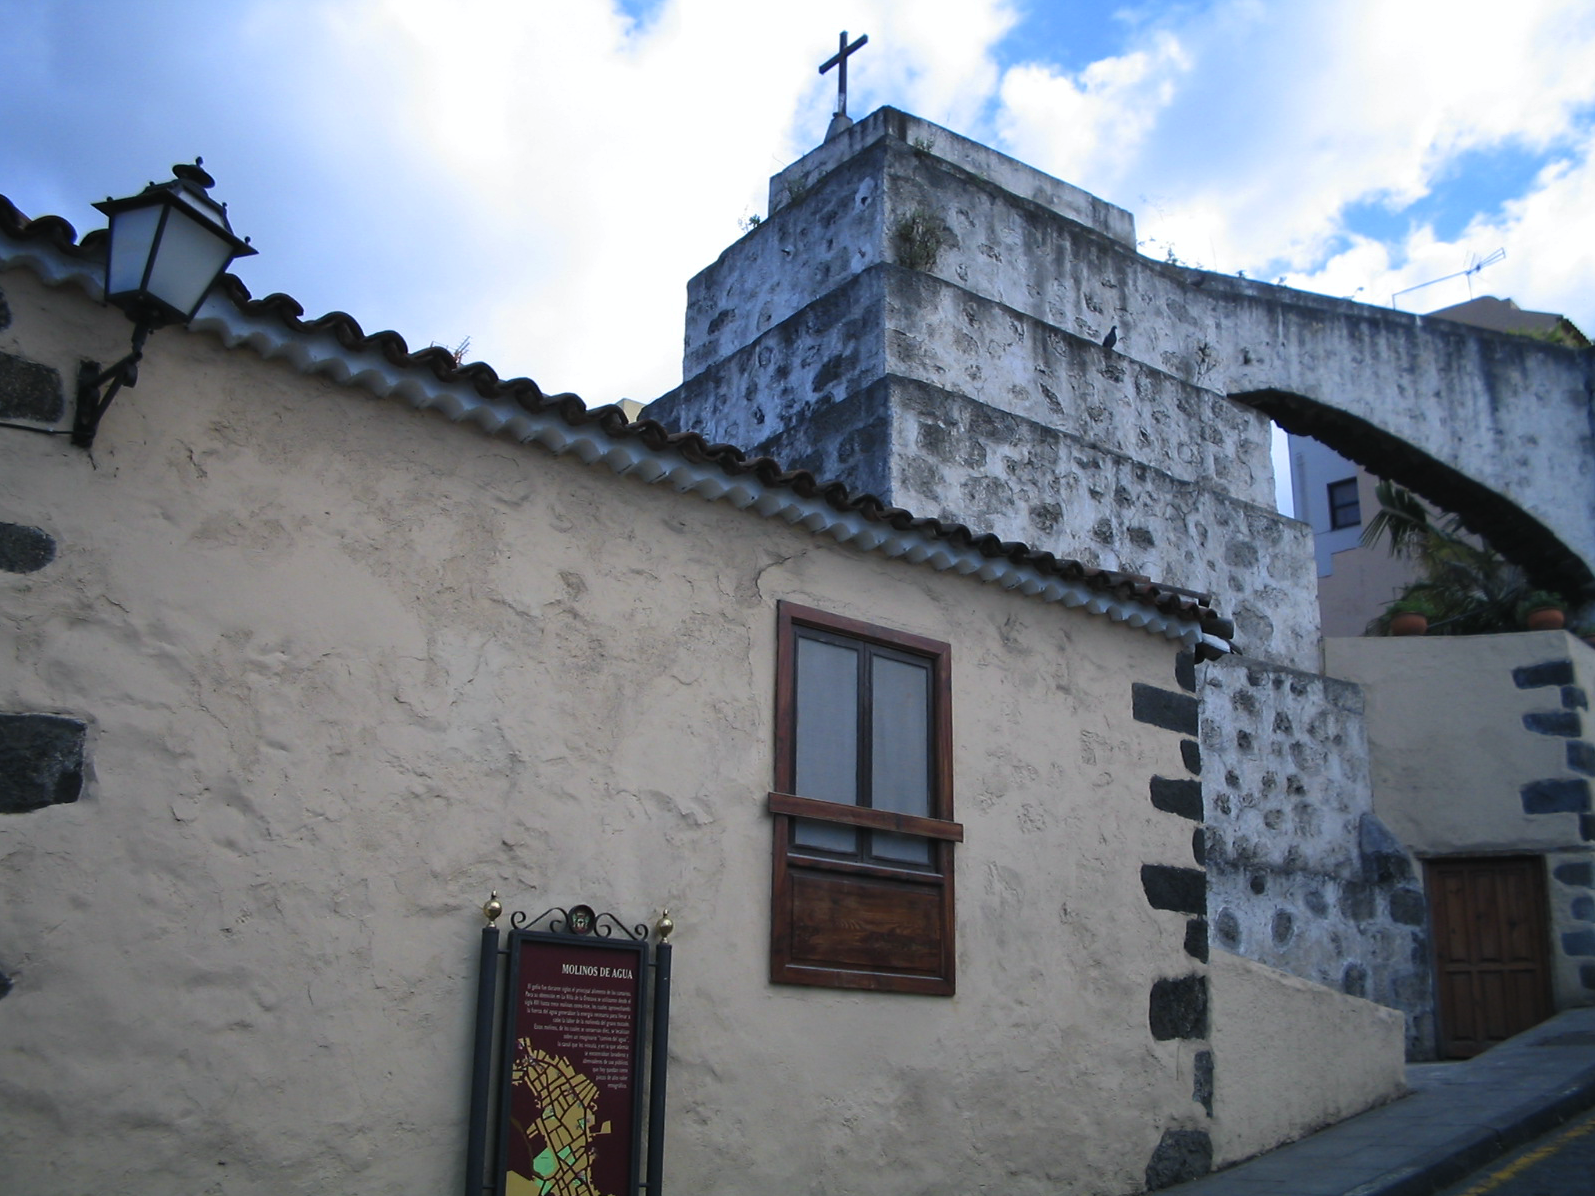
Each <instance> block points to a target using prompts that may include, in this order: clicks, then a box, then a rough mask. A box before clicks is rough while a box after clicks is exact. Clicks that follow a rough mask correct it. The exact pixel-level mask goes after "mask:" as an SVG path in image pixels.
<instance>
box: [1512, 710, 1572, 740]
mask: <svg viewBox="0 0 1595 1196" xmlns="http://www.w3.org/2000/svg"><path fill="white" fill-rule="evenodd" d="M1523 725H1524V726H1525V727H1527V728H1528V729H1529V730H1530V731H1534V732H1537V733H1538V734H1540V735H1562V736H1565V737H1567V738H1569V739H1577V738H1578V737H1579V736H1580V735H1582V734H1583V733H1584V722H1583V720H1582V719H1580V718H1579V717H1578V714H1577V713H1576V712H1575V711H1572V710H1545V711H1539V710H1536V711H1531V712H1529V713H1528V714H1525V715H1524V716H1523Z"/></svg>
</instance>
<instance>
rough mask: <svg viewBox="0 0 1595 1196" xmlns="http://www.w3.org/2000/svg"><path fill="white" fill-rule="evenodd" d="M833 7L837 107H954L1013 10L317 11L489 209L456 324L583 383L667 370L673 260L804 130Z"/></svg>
mask: <svg viewBox="0 0 1595 1196" xmlns="http://www.w3.org/2000/svg"><path fill="white" fill-rule="evenodd" d="M845 20H852V21H854V22H856V23H857V24H858V25H859V26H862V27H863V30H867V31H868V32H869V33H870V38H871V41H870V45H869V46H867V47H866V48H865V49H864V50H863V51H862V52H861V53H860V55H858V56H856V57H854V58H853V59H852V60H851V69H850V77H849V90H850V92H851V97H850V98H851V103H850V109H851V111H852V112H853V113H854V115H862V114H863V113H864V112H866V111H868V110H869V109H870V108H873V107H874V106H876V105H877V104H878V103H880V102H883V101H884V100H885V99H888V98H889V99H891V100H894V101H895V102H898V103H900V104H905V103H906V102H905V100H904V98H903V97H904V95H905V94H906V95H908V96H910V97H914V96H917V97H919V103H920V104H922V105H923V108H924V109H925V110H928V111H929V113H930V114H931V115H932V116H933V117H940V118H942V119H944V120H955V119H956V120H964V119H969V118H971V115H972V114H973V113H975V112H976V111H977V110H978V108H979V106H980V104H981V103H983V102H984V100H985V97H986V95H987V94H989V91H990V89H991V87H992V86H994V84H995V77H996V70H995V67H994V65H993V64H992V63H991V60H990V58H989V48H990V46H991V44H992V43H993V42H994V41H995V40H996V39H998V38H999V37H1000V36H1001V34H1002V32H1003V31H1004V30H1005V28H1006V27H1007V25H1008V23H1009V22H1010V21H1011V17H1010V16H1009V15H1007V13H1006V8H1005V6H1004V4H1003V3H1002V2H1001V0H985V2H983V3H968V2H958V0H924V2H922V3H920V4H919V5H917V6H915V7H914V8H913V9H912V10H910V9H908V8H907V7H905V6H903V5H901V4H896V3H890V2H888V0H868V2H866V3H862V4H845V3H842V2H841V0H834V2H833V0H822V2H820V3H816V4H813V5H811V6H810V7H809V8H808V9H807V10H806V11H805V14H804V19H803V20H802V22H801V28H800V29H795V26H796V25H797V23H796V22H795V21H794V19H793V17H792V16H791V15H789V14H787V13H785V12H784V11H783V10H780V9H777V8H772V7H769V6H764V5H749V4H746V3H742V2H740V0H668V2H667V3H666V4H664V5H663V6H662V7H661V9H660V10H659V11H658V13H657V15H656V16H651V17H650V19H649V20H648V22H647V23H646V25H645V26H643V27H641V28H639V27H637V26H636V25H635V24H634V23H632V22H631V21H629V20H627V19H626V18H624V17H622V16H620V15H618V14H617V13H616V12H615V11H613V10H612V9H611V8H610V7H609V6H607V5H604V4H592V3H589V4H558V5H554V4H531V5H528V4H526V3H524V2H523V0H481V2H479V3H475V4H469V5H454V6H447V7H445V6H439V5H436V4H432V3H427V2H425V0H370V2H369V3H367V4H366V5H365V6H364V7H363V8H362V9H360V10H358V11H356V12H353V13H350V14H344V15H341V16H339V17H338V19H337V20H336V22H335V24H334V26H333V27H334V28H335V30H336V31H337V33H338V35H339V36H340V38H341V39H342V41H343V42H344V44H345V46H346V48H347V50H348V52H349V53H351V54H353V53H356V52H358V53H362V54H366V55H371V54H376V55H379V56H380V57H381V58H382V59H383V61H384V64H385V69H386V70H388V71H391V72H402V73H403V75H404V77H405V78H406V81H407V85H406V87H405V89H404V93H403V94H404V96H405V104H406V108H405V109H404V110H403V111H402V112H401V113H399V114H397V119H399V120H402V121H403V123H404V125H405V127H406V128H407V129H408V130H409V131H410V133H411V135H412V136H413V137H414V138H415V140H416V142H417V148H418V151H419V152H420V153H421V154H422V155H424V156H425V157H427V158H429V159H430V160H432V161H434V162H435V163H436V170H437V172H438V173H439V175H440V176H444V177H451V178H452V179H453V180H454V184H453V194H454V198H455V201H456V202H457V203H458V204H459V205H460V207H461V214H458V215H456V216H454V217H453V218H454V219H456V220H460V219H464V220H469V221H472V222H476V223H477V224H478V225H479V226H481V227H483V228H491V229H493V230H495V231H494V233H493V235H492V237H491V238H489V239H487V241H486V244H485V245H484V248H486V249H487V251H488V252H489V253H490V254H491V257H490V259H489V260H486V261H483V262H480V263H476V264H475V265H476V270H477V274H478V276H479V281H480V286H481V291H480V294H479V296H478V297H477V298H476V299H474V300H473V301H471V302H470V303H469V310H468V311H467V312H466V313H463V314H464V315H465V317H466V319H465V321H464V323H463V324H461V325H460V326H461V327H462V329H463V332H465V333H468V334H469V335H471V337H472V338H473V344H472V351H473V355H475V354H476V353H478V352H480V353H481V354H482V355H483V356H484V357H486V358H487V359H488V360H490V361H493V362H494V363H495V364H496V365H501V366H504V365H506V363H511V362H513V363H515V364H514V366H513V367H509V368H518V369H521V370H524V371H526V372H530V373H532V374H533V376H535V377H536V378H537V380H538V382H539V383H540V384H541V385H542V386H543V387H544V388H545V389H547V390H556V389H573V390H577V391H578V392H580V393H581V394H582V395H583V397H585V398H587V399H588V400H589V401H592V402H600V401H609V400H612V399H614V398H619V397H621V396H628V397H635V398H639V399H644V400H646V399H650V398H653V397H654V396H656V395H657V394H659V393H661V392H662V391H664V390H665V389H667V388H669V387H670V386H672V385H674V384H675V382H676V381H677V380H678V379H679V368H680V354H681V329H682V312H683V308H684V304H685V283H686V280H687V279H688V278H689V277H691V276H692V275H693V274H695V273H696V272H697V271H698V270H700V269H702V268H703V267H705V266H707V265H708V264H709V263H711V262H712V261H713V260H714V258H715V257H716V256H717V255H718V254H719V253H720V251H721V250H722V249H724V247H725V246H726V245H727V244H728V243H730V242H731V241H732V240H734V239H735V238H736V237H737V236H738V235H740V234H739V229H738V227H737V222H738V219H739V218H740V217H742V216H743V215H744V214H748V213H762V212H763V210H764V206H765V192H766V188H767V180H768V177H769V175H771V174H773V173H775V172H776V171H777V170H779V169H781V168H782V167H783V166H785V165H786V164H787V163H788V162H789V161H791V160H792V159H793V158H795V157H797V156H798V155H799V154H800V153H802V152H804V151H805V150H806V149H808V148H810V147H812V146H813V145H816V144H818V142H819V141H820V139H821V138H822V137H823V135H824V130H825V126H826V123H827V121H828V119H829V113H830V108H831V105H832V104H833V102H834V95H835V90H834V89H835V84H834V74H833V75H831V76H827V77H826V78H824V79H821V77H820V76H819V74H818V66H819V64H820V62H821V61H822V60H823V59H824V58H826V57H827V56H828V55H829V54H831V53H833V52H834V49H835V42H834V40H833V39H834V38H835V32H834V30H835V29H837V28H840V25H839V24H838V22H841V21H845ZM863 30H861V31H863ZM827 31H830V32H827ZM854 36H856V34H855V35H854ZM866 56H868V57H866Z"/></svg>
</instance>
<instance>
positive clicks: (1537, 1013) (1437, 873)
mask: <svg viewBox="0 0 1595 1196" xmlns="http://www.w3.org/2000/svg"><path fill="white" fill-rule="evenodd" d="M1426 870H1427V875H1428V887H1429V910H1430V916H1431V918H1432V919H1433V925H1434V957H1435V984H1436V987H1437V989H1438V990H1439V998H1440V1053H1441V1054H1442V1055H1444V1056H1446V1057H1447V1058H1452V1059H1465V1058H1468V1057H1470V1056H1472V1055H1477V1054H1478V1053H1479V1052H1480V1051H1483V1050H1485V1049H1487V1048H1488V1047H1491V1046H1493V1045H1495V1044H1496V1043H1498V1042H1501V1041H1503V1040H1505V1039H1507V1038H1510V1037H1512V1035H1514V1034H1518V1033H1521V1032H1522V1031H1524V1030H1527V1029H1528V1028H1529V1027H1530V1026H1533V1025H1535V1024H1537V1023H1539V1022H1542V1021H1544V1020H1545V1019H1546V1018H1548V1017H1549V1016H1550V1015H1551V997H1550V987H1551V986H1550V965H1549V959H1548V952H1547V949H1546V926H1545V921H1546V917H1545V915H1546V909H1545V861H1544V860H1543V859H1541V858H1540V857H1539V856H1516V857H1501V856H1496V857H1486V858H1481V859H1441V860H1430V861H1428V865H1427V869H1426Z"/></svg>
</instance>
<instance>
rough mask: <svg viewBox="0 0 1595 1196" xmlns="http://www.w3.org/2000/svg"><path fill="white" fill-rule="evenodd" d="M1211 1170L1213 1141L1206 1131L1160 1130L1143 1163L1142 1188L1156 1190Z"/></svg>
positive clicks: (1202, 1174)
mask: <svg viewBox="0 0 1595 1196" xmlns="http://www.w3.org/2000/svg"><path fill="white" fill-rule="evenodd" d="M1212 1170H1213V1140H1212V1139H1211V1138H1210V1137H1208V1135H1207V1131H1206V1130H1164V1131H1163V1137H1162V1139H1161V1140H1160V1141H1159V1142H1158V1144H1157V1149H1156V1150H1154V1151H1153V1152H1152V1161H1151V1162H1149V1163H1148V1164H1147V1165H1146V1190H1147V1191H1148V1192H1157V1191H1160V1190H1161V1189H1163V1188H1172V1187H1173V1186H1174V1185H1175V1184H1183V1183H1184V1182H1185V1181H1186V1180H1191V1179H1198V1178H1200V1177H1201V1176H1204V1175H1206V1174H1207V1173H1208V1172H1210V1171H1212Z"/></svg>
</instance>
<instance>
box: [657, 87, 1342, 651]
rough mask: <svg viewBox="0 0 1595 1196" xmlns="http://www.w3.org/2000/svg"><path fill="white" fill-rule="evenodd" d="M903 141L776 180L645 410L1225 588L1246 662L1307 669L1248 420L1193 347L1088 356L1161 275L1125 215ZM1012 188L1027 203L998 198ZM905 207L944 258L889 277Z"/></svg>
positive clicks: (1066, 548)
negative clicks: (934, 234)
mask: <svg viewBox="0 0 1595 1196" xmlns="http://www.w3.org/2000/svg"><path fill="white" fill-rule="evenodd" d="M909 119H911V118H909ZM902 124H903V119H902V114H901V113H894V112H891V111H890V110H885V111H883V112H881V113H877V114H876V115H874V116H872V117H870V118H868V119H867V120H865V121H862V122H860V123H859V125H857V126H855V129H854V130H853V131H852V132H851V133H850V134H849V139H848V141H847V142H846V145H845V146H843V147H838V146H835V145H832V146H829V147H827V148H824V149H822V150H820V151H816V153H815V154H813V155H810V157H809V158H808V159H805V160H804V163H801V164H799V165H797V166H794V167H793V168H792V169H791V170H788V171H787V172H785V173H784V174H783V176H782V179H781V180H778V181H777V183H776V184H773V185H772V197H773V199H774V200H775V201H777V202H774V203H772V208H771V214H770V218H769V219H768V220H766V221H765V222H764V223H763V224H761V225H760V226H759V227H758V228H757V229H755V230H754V231H753V232H752V233H750V234H749V235H748V236H746V237H744V238H743V239H742V240H741V241H739V242H737V243H736V244H735V245H733V246H732V247H731V248H730V249H729V250H727V251H726V253H725V254H724V255H722V257H721V258H720V260H719V261H718V262H716V263H715V264H714V265H713V266H711V267H709V268H708V269H707V270H705V271H703V272H702V273H700V274H699V275H698V276H697V277H696V278H694V279H693V280H692V282H691V284H689V288H688V312H687V337H686V350H685V355H684V358H683V376H684V379H685V381H684V382H683V383H682V386H681V387H680V388H679V389H678V390H676V391H674V392H672V393H671V394H669V395H666V396H664V397H663V398H661V399H660V400H658V401H657V402H656V403H654V404H652V405H651V406H650V407H649V408H648V409H647V412H646V414H647V415H648V416H649V417H650V418H654V419H658V420H660V421H661V422H663V423H665V424H666V425H667V426H673V427H679V428H691V429H695V430H698V431H701V432H703V433H704V434H705V435H706V436H708V437H709V438H710V439H712V440H723V441H726V442H729V443H732V444H737V445H743V446H746V447H748V448H749V449H750V450H751V451H753V452H755V453H767V454H770V455H772V456H775V457H776V458H777V459H779V460H781V461H782V462H783V463H786V464H788V465H793V466H797V467H800V468H806V469H809V470H811V471H812V472H814V473H816V474H819V475H821V476H824V477H827V478H837V479H840V480H842V481H845V482H847V483H848V484H849V485H850V486H853V487H855V488H857V489H861V490H869V491H871V492H873V493H875V494H877V495H878V496H880V497H881V498H883V499H885V500H886V501H888V502H891V503H895V504H897V505H900V506H903V507H905V508H907V509H909V510H912V511H915V512H916V513H919V514H925V515H934V516H936V517H938V518H945V519H950V520H953V521H956V522H960V523H965V524H968V525H969V526H971V527H977V528H979V529H980V530H982V531H991V532H994V533H996V534H997V535H999V536H1001V537H1003V538H1005V539H1015V540H1022V541H1024V542H1025V543H1027V544H1030V545H1032V546H1033V547H1037V548H1044V549H1047V550H1049V551H1052V552H1054V553H1056V554H1058V555H1060V556H1065V557H1072V558H1075V559H1078V560H1082V561H1084V562H1086V563H1087V564H1091V565H1097V566H1100V567H1103V568H1110V569H1116V570H1120V571H1126V572H1131V573H1139V574H1145V575H1147V576H1151V577H1154V578H1156V579H1158V580H1160V581H1164V582H1168V583H1171V584H1175V585H1180V586H1184V587H1187V588H1190V589H1194V590H1202V591H1210V592H1215V593H1221V594H1223V595H1224V602H1225V606H1226V609H1227V612H1228V613H1231V614H1232V615H1233V617H1234V619H1235V622H1236V625H1237V628H1238V630H1239V635H1240V637H1241V638H1242V640H1243V641H1244V643H1245V646H1246V650H1247V651H1248V652H1253V653H1259V654H1261V655H1263V656H1265V657H1268V658H1272V659H1285V660H1290V661H1293V662H1296V663H1300V664H1303V665H1305V664H1306V663H1308V662H1309V661H1310V660H1311V659H1312V658H1313V654H1314V638H1315V631H1316V605H1315V603H1314V588H1313V565H1312V549H1311V542H1310V541H1311V537H1310V533H1309V532H1308V531H1307V529H1306V528H1304V527H1303V526H1302V525H1300V524H1297V523H1296V522H1295V521H1293V520H1290V519H1286V518H1284V517H1283V516H1280V515H1279V514H1277V513H1276V512H1275V511H1274V510H1273V509H1272V501H1273V499H1272V494H1273V491H1272V467H1271V465H1270V463H1269V460H1268V441H1269V438H1268V423H1267V420H1266V419H1265V418H1264V417H1262V416H1260V415H1259V414H1258V413H1256V412H1255V411H1252V410H1249V409H1247V408H1244V407H1242V406H1239V405H1237V404H1234V403H1231V402H1229V401H1228V400H1227V399H1226V398H1225V397H1224V396H1223V395H1222V394H1221V393H1219V392H1217V391H1215V390H1213V389H1212V388H1211V387H1209V386H1207V385H1205V384H1204V373H1203V371H1204V367H1203V365H1202V363H1201V360H1200V355H1199V354H1196V353H1195V349H1194V348H1192V349H1190V351H1189V352H1188V353H1185V354H1177V353H1172V352H1162V353H1156V354H1146V353H1140V352H1134V351H1126V349H1127V346H1128V345H1129V341H1128V340H1124V341H1122V342H1121V345H1120V347H1119V349H1118V350H1109V349H1106V348H1104V347H1103V346H1102V344H1101V340H1102V337H1103V335H1104V334H1105V333H1106V331H1107V329H1108V327H1109V325H1110V324H1112V323H1114V322H1115V321H1116V320H1117V322H1118V323H1119V324H1120V326H1121V337H1125V336H1126V335H1127V334H1126V330H1125V322H1124V321H1123V320H1122V319H1119V318H1118V317H1117V315H1116V312H1117V307H1118V305H1120V304H1122V303H1125V302H1129V301H1130V295H1129V292H1131V291H1134V290H1136V289H1137V288H1138V286H1139V284H1140V281H1141V280H1138V279H1137V277H1136V272H1137V271H1140V270H1146V269H1152V270H1156V269H1160V267H1157V266H1155V265H1154V264H1151V263H1148V262H1147V261H1146V259H1144V258H1141V257H1140V256H1139V255H1137V254H1136V253H1135V252H1134V250H1133V244H1134V237H1133V231H1132V232H1129V234H1128V235H1127V236H1121V235H1120V234H1121V233H1124V232H1126V230H1131V229H1133V225H1132V224H1131V222H1130V221H1129V219H1128V216H1127V214H1125V213H1122V212H1119V211H1118V210H1117V209H1112V208H1111V207H1110V206H1109V205H1103V204H1101V203H1100V201H1094V200H1090V197H1088V196H1084V193H1080V192H1078V191H1077V189H1074V188H1069V187H1067V186H1066V185H1064V184H1061V183H1058V182H1057V180H1048V179H1046V177H1045V176H1043V175H1041V174H1039V172H1036V171H1033V170H1029V169H1028V168H1025V167H1022V166H1020V165H1019V164H1017V163H1012V162H1011V161H1010V160H1008V159H1005V158H1003V157H1002V156H1001V155H999V154H994V153H992V152H991V151H989V150H985V149H982V148H981V147H978V146H973V145H965V143H963V142H962V140H961V139H957V138H955V137H954V136H953V135H952V134H950V133H945V131H934V130H932V131H931V132H925V133H924V134H923V137H924V139H925V141H926V142H927V144H928V143H929V142H931V141H934V142H935V143H936V145H937V146H939V147H940V148H939V149H938V150H935V151H934V152H932V151H930V150H927V149H925V148H923V147H919V146H915V145H911V144H908V143H905V142H903V141H901V140H899V139H898V138H897V137H896V136H895V135H894V134H893V132H892V130H893V129H895V128H897V127H898V125H902ZM904 127H906V126H904ZM916 127H918V126H917V125H916ZM926 128H927V129H931V127H930V126H926ZM944 134H945V136H944ZM955 146H957V147H958V149H957V152H954V148H953V147H955ZM844 149H845V150H846V152H845V153H844V152H843V151H844ZM966 151H967V152H966ZM948 154H950V155H951V157H949V156H946V155H948ZM1015 172H1018V173H1015ZM1010 175H1012V177H1015V178H1018V177H1021V176H1022V177H1023V178H1024V179H1025V180H1026V183H1025V187H1026V190H1025V191H1024V192H1023V193H1013V192H1009V191H1006V190H1004V189H1003V188H1002V187H1001V186H1000V185H999V184H998V183H996V182H995V181H994V180H996V179H997V178H999V177H1001V178H1007V177H1010ZM1038 197H1040V198H1038ZM1047 197H1051V198H1050V199H1049V198H1047ZM1054 200H1055V201H1056V202H1053V201H1054ZM1087 201H1089V202H1087ZM915 213H931V214H933V215H934V217H935V221H936V222H939V223H938V224H937V227H938V228H939V229H940V230H941V231H940V233H939V236H940V249H939V251H938V253H937V254H935V255H934V261H931V262H924V263H920V265H919V266H918V268H908V267H906V266H904V265H903V264H901V258H900V253H899V249H898V247H897V246H896V242H897V240H898V238H897V237H896V235H895V230H896V229H897V228H898V226H899V225H900V224H901V222H902V221H903V220H904V219H906V218H907V217H909V216H911V215H913V214H915ZM1082 303H1083V304H1084V306H1083V307H1082V306H1080V305H1081V304H1082Z"/></svg>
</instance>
